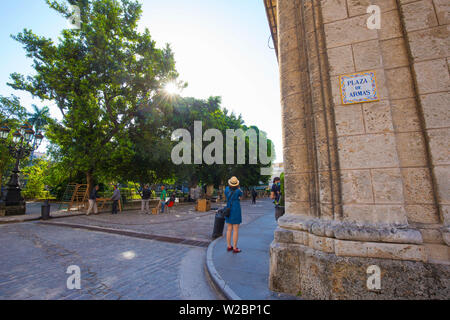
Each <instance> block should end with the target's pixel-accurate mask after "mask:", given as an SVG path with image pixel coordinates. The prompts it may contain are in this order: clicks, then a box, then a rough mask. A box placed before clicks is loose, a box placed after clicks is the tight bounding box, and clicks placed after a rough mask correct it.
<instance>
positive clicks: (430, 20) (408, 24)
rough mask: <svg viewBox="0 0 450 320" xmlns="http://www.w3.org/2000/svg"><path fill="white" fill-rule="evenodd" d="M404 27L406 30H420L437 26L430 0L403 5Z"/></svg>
mask: <svg viewBox="0 0 450 320" xmlns="http://www.w3.org/2000/svg"><path fill="white" fill-rule="evenodd" d="M402 8H403V10H404V14H405V28H406V30H407V31H414V30H420V29H425V28H430V27H434V26H437V24H438V23H437V19H436V14H435V12H434V8H433V2H432V0H421V1H417V2H414V3H410V4H405V5H404V6H403V7H402Z"/></svg>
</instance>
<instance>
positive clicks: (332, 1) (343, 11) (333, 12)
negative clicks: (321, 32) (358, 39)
mask: <svg viewBox="0 0 450 320" xmlns="http://www.w3.org/2000/svg"><path fill="white" fill-rule="evenodd" d="M320 5H321V7H322V17H323V22H324V23H329V22H333V21H336V20H341V19H344V18H347V8H346V4H345V0H322V1H321V3H320Z"/></svg>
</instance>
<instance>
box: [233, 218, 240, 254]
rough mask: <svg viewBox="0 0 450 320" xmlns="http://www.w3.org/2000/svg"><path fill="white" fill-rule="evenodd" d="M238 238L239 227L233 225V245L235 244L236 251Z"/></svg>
mask: <svg viewBox="0 0 450 320" xmlns="http://www.w3.org/2000/svg"><path fill="white" fill-rule="evenodd" d="M238 237H239V225H238V224H233V244H234V247H233V248H234V249H236V248H237V242H238Z"/></svg>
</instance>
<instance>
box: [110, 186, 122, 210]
mask: <svg viewBox="0 0 450 320" xmlns="http://www.w3.org/2000/svg"><path fill="white" fill-rule="evenodd" d="M119 200H120V190H119V189H118V188H117V185H114V192H113V195H112V197H111V201H112V202H113V204H112V214H117V207H118V206H119Z"/></svg>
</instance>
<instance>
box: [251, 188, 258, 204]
mask: <svg viewBox="0 0 450 320" xmlns="http://www.w3.org/2000/svg"><path fill="white" fill-rule="evenodd" d="M257 196H258V193H257V192H256V190H255V188H252V204H256V197H257Z"/></svg>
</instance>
